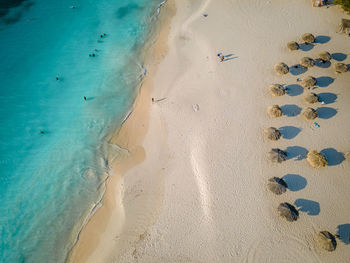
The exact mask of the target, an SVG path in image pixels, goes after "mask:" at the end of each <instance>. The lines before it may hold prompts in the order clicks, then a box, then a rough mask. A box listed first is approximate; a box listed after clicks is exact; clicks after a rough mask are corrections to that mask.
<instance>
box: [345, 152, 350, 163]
mask: <svg viewBox="0 0 350 263" xmlns="http://www.w3.org/2000/svg"><path fill="white" fill-rule="evenodd" d="M344 156H345V159H346V160H348V161H349V162H350V152H346V153H345V154H344Z"/></svg>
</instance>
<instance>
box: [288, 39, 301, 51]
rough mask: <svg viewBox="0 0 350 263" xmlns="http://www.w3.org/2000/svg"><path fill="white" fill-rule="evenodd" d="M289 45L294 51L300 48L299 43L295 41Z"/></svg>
mask: <svg viewBox="0 0 350 263" xmlns="http://www.w3.org/2000/svg"><path fill="white" fill-rule="evenodd" d="M287 47H288V49H289V50H290V51H294V50H298V49H299V44H298V43H297V42H295V41H291V42H288V43H287Z"/></svg>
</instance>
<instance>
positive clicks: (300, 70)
mask: <svg viewBox="0 0 350 263" xmlns="http://www.w3.org/2000/svg"><path fill="white" fill-rule="evenodd" d="M306 71H307V68H304V67H303V66H302V65H300V64H297V65H293V66H291V67H290V68H289V72H290V73H291V74H292V75H294V76H297V75H300V74H304V73H305V72H306Z"/></svg>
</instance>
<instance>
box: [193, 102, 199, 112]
mask: <svg viewBox="0 0 350 263" xmlns="http://www.w3.org/2000/svg"><path fill="white" fill-rule="evenodd" d="M192 109H193V111H195V112H196V111H199V105H198V104H193V105H192Z"/></svg>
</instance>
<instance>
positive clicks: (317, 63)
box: [315, 58, 331, 68]
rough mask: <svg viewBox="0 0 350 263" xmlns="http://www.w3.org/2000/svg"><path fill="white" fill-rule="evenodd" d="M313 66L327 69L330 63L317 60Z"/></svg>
mask: <svg viewBox="0 0 350 263" xmlns="http://www.w3.org/2000/svg"><path fill="white" fill-rule="evenodd" d="M315 65H316V67H319V68H329V67H330V66H331V62H330V61H326V62H322V60H321V59H319V58H318V59H316V61H315Z"/></svg>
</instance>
